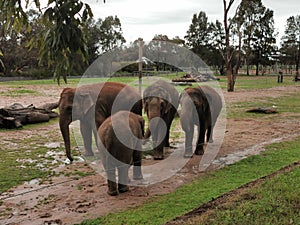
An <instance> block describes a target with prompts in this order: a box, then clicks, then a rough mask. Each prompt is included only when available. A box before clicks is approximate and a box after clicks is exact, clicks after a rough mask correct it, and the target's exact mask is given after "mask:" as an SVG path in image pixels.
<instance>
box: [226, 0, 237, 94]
mask: <svg viewBox="0 0 300 225" xmlns="http://www.w3.org/2000/svg"><path fill="white" fill-rule="evenodd" d="M233 3H234V0H230V1H229V3H228V4H227V1H226V0H223V6H224V8H223V10H224V21H223V22H224V32H225V54H223V58H224V61H225V71H226V72H225V73H226V76H227V91H228V92H232V91H234V85H235V79H236V75H235V74H233V72H232V69H233V65H232V63H233V55H234V51H235V50H234V49H233V48H232V47H231V45H230V29H231V26H232V25H231V23H230V22H229V19H228V13H229V10H230V8H231V6H232V4H233Z"/></svg>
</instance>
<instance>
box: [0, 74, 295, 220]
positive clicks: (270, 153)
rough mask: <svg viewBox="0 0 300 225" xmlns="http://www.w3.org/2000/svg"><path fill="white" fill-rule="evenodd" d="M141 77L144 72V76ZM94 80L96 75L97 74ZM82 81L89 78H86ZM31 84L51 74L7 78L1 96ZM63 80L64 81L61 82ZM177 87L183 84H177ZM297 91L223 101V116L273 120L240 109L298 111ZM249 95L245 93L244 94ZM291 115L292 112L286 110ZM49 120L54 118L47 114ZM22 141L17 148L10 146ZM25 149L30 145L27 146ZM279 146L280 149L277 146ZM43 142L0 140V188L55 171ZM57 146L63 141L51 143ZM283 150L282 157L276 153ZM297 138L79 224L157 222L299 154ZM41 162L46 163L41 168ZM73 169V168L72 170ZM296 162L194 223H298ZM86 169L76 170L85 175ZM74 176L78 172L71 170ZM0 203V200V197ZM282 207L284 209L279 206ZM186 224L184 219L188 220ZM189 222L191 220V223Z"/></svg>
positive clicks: (245, 81) (25, 90) (249, 84)
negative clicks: (225, 110)
mask: <svg viewBox="0 0 300 225" xmlns="http://www.w3.org/2000/svg"><path fill="white" fill-rule="evenodd" d="M172 76H174V75H170V76H169V78H171V77H172ZM145 79H147V78H145ZM97 81H98V80H97ZM110 81H119V82H125V83H131V84H132V85H134V86H135V85H137V84H138V83H137V82H136V81H137V79H136V78H126V77H124V78H120V77H118V78H112V79H110ZM78 82H79V79H69V80H68V83H69V85H71V86H76V84H78ZM84 82H86V83H94V82H95V79H87V80H86V81H84ZM219 83H220V86H221V88H223V89H226V78H225V77H220V82H219ZM34 85H43V86H45V88H47V85H56V82H55V81H53V80H36V81H12V82H5V83H0V88H1V86H9V87H17V89H18V90H14V91H11V92H5V93H1V92H0V97H1V96H10V97H16V98H17V97H18V96H20V95H23V94H26V95H28V96H32V97H34V96H36V95H37V94H38V93H37V92H36V91H35V90H33V89H32V87H33V86H34ZM61 85H62V86H64V84H61ZM287 85H297V84H295V83H294V82H293V81H292V77H284V82H283V84H277V76H265V77H253V76H252V77H247V76H240V77H238V78H237V81H236V90H239V89H267V88H271V87H276V86H287ZM178 89H180V90H182V89H183V87H178ZM299 95H300V93H291V94H289V95H288V96H285V97H280V98H276V99H274V98H272V99H271V98H267V97H264V96H261V98H259V99H255V101H249V102H248V101H247V102H236V103H232V104H231V105H227V107H229V108H230V110H228V114H227V115H228V117H229V118H245V117H249V118H251V117H255V118H257V119H262V120H265V119H268V120H270V121H273V120H274V119H275V116H273V115H271V116H268V117H263V116H261V115H252V114H247V113H245V110H246V109H248V108H251V107H252V106H257V105H258V104H259V103H261V102H263V103H264V105H267V106H272V105H274V104H275V105H276V106H277V107H278V108H280V110H281V111H280V113H284V112H289V113H300V101H299V97H300V96H299ZM250 98H251V96H250ZM291 116H293V115H291ZM51 123H57V120H53V121H52V122H50V124H51ZM36 126H43V125H29V126H25V127H24V129H25V130H31V129H32V130H34V129H35V128H36ZM0 133H1V135H9V133H10V131H7V130H3V129H0ZM58 135H60V134H53V133H51V132H49V133H48V134H47V138H48V141H49V142H51V141H53V142H54V141H55V140H56V139H57V137H58ZM20 141H21V142H22V146H23V148H22V149H20V148H14V146H16V145H18V144H19V143H20ZM74 144H75V143H74V140H73V143H72V145H74ZM28 149H30V151H29V150H28ZM278 149H280V151H278ZM47 151H48V150H47V148H45V146H44V139H43V137H42V136H39V135H38V134H37V135H36V136H31V137H25V138H24V139H23V140H18V139H15V140H13V143H11V144H10V145H8V144H7V143H1V155H2V156H1V160H0V161H1V163H0V192H1V193H2V192H5V191H7V190H8V189H9V188H11V187H13V186H16V185H19V184H22V183H23V182H25V181H30V180H32V179H35V178H42V179H45V180H51V177H53V176H58V175H59V174H55V173H53V172H51V169H53V168H54V167H56V166H58V165H57V164H52V163H51V162H52V161H53V158H52V157H51V156H49V157H44V156H45V155H46V153H47ZM56 151H57V152H61V151H63V147H60V148H59V149H56ZM283 153H284V157H283V156H282V154H283ZM299 155H300V139H299V138H297V139H295V140H293V141H290V142H283V143H277V144H272V145H270V146H269V147H268V149H267V151H266V152H264V153H262V154H261V155H259V156H252V157H249V158H247V159H244V160H242V161H240V162H238V163H235V164H233V165H230V166H227V167H225V168H224V169H221V170H218V171H214V172H210V173H207V174H206V175H205V176H203V177H201V178H199V179H196V180H195V181H193V182H192V183H190V184H187V185H184V186H182V187H181V188H179V189H178V190H176V191H175V192H174V193H170V194H167V195H163V196H158V197H155V198H152V199H150V200H149V201H147V203H145V204H144V205H143V206H142V207H138V208H133V209H130V210H126V211H122V212H119V213H114V214H109V215H107V216H104V217H101V218H98V219H97V220H93V221H86V222H83V223H82V225H90V224H149V221H151V224H163V223H166V222H167V221H169V220H172V219H174V218H175V217H176V216H179V215H182V214H184V213H186V212H188V211H190V210H192V209H193V208H195V207H197V206H199V205H201V204H203V203H205V202H207V201H210V200H211V199H212V198H216V197H218V196H220V195H221V194H223V193H226V192H228V191H230V190H233V189H235V188H237V187H239V186H241V185H243V184H245V183H247V182H250V181H252V180H255V179H258V178H260V177H262V176H266V175H268V174H270V173H272V172H274V171H276V170H278V169H280V168H282V167H284V166H286V165H289V164H291V163H293V162H295V161H298V160H299V159H300V156H299ZM41 160H42V161H44V162H45V165H39V161H41ZM45 168H47V169H45ZM74 173H75V172H74ZM299 173H300V172H299V168H295V169H294V170H292V171H291V172H288V173H284V174H280V175H278V176H276V177H274V178H272V179H269V180H267V181H266V182H264V183H263V184H262V185H260V186H259V187H258V188H257V189H255V190H249V193H248V192H247V195H246V196H251V198H250V199H247V198H245V196H237V198H235V199H234V200H232V202H230V203H229V204H228V205H226V207H225V206H224V207H223V208H220V209H218V210H216V211H213V212H210V214H209V215H206V217H205V218H204V219H203V218H201V222H199V220H197V222H195V224H299V221H300V218H299V216H298V214H297V213H298V212H299V208H300V206H299V202H300V199H299V196H300V187H299V175H300V174H299ZM86 175H88V174H80V175H79V176H86ZM76 176H78V174H76ZM0 204H1V202H0ZM283 209H284V210H283ZM188 224H190V223H188ZM191 224H193V223H191Z"/></svg>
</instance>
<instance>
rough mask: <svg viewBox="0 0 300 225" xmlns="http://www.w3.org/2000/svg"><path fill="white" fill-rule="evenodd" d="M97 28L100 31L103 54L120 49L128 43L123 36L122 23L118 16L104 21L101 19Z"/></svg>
mask: <svg viewBox="0 0 300 225" xmlns="http://www.w3.org/2000/svg"><path fill="white" fill-rule="evenodd" d="M97 26H98V27H99V30H100V33H99V35H100V36H99V44H100V48H101V51H102V52H106V51H110V50H112V49H113V48H116V47H120V46H121V45H122V44H124V43H125V42H126V40H125V38H124V37H123V34H122V26H121V21H120V19H119V18H118V17H117V16H115V17H113V16H109V17H106V18H105V19H104V20H103V21H102V20H101V19H99V20H98V22H97Z"/></svg>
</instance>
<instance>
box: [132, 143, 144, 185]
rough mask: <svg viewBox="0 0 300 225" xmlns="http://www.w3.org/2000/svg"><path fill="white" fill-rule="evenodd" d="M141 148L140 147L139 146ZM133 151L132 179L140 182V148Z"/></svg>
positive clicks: (141, 175)
mask: <svg viewBox="0 0 300 225" xmlns="http://www.w3.org/2000/svg"><path fill="white" fill-rule="evenodd" d="M140 147H141V146H140ZM136 149H137V150H134V151H133V179H134V180H141V179H143V174H142V151H141V148H136Z"/></svg>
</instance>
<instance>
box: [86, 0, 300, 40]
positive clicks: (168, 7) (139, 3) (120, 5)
mask: <svg viewBox="0 0 300 225" xmlns="http://www.w3.org/2000/svg"><path fill="white" fill-rule="evenodd" d="M84 2H87V3H89V4H90V6H91V7H92V11H93V13H94V17H95V18H103V19H104V18H105V17H107V16H115V15H117V16H118V17H119V19H120V20H121V23H122V29H123V35H124V37H125V39H126V41H127V43H130V42H132V41H134V40H136V39H137V38H139V37H141V38H143V39H144V40H145V41H150V40H151V39H152V38H153V37H154V35H155V34H166V35H167V36H168V37H169V38H173V37H175V36H179V37H180V38H183V37H184V36H185V35H186V32H187V30H188V29H189V25H190V24H191V21H192V16H193V14H195V13H199V12H200V11H204V12H205V13H206V15H207V16H208V20H209V21H213V22H214V21H215V20H217V19H218V20H220V21H223V1H222V0H106V3H105V4H104V3H103V0H98V1H97V0H85V1H84ZM240 2H241V0H235V5H233V7H232V9H231V13H234V12H235V9H236V7H237V5H238V4H239V3H240ZM262 2H263V4H264V5H265V6H266V7H267V8H269V9H271V10H273V11H274V20H275V28H276V29H277V31H278V32H279V37H280V36H281V35H282V33H283V32H284V26H285V24H286V20H287V18H288V17H289V16H296V15H300V1H299V0H284V1H282V0H281V1H280V0H262Z"/></svg>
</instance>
